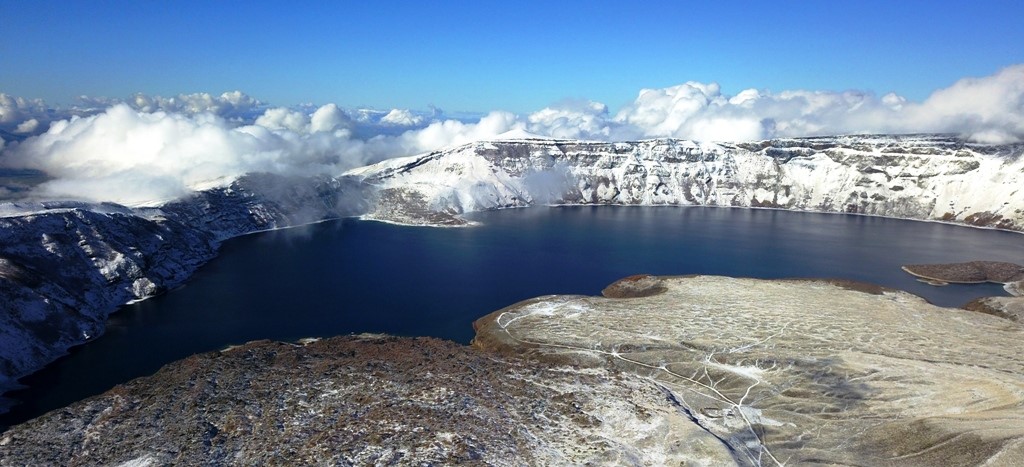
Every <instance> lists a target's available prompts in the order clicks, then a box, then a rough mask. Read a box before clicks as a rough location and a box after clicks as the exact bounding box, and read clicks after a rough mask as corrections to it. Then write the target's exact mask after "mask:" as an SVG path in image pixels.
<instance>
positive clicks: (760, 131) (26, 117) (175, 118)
mask: <svg viewBox="0 0 1024 467" xmlns="http://www.w3.org/2000/svg"><path fill="white" fill-rule="evenodd" d="M0 131H2V132H0V167H5V168H31V169H37V170H40V171H43V172H45V173H46V174H47V175H49V177H50V178H51V179H50V180H49V181H47V182H45V183H42V184H41V185H38V186H37V187H36V188H35V190H34V191H33V192H32V193H31V195H32V196H36V197H46V198H73V199H85V200H94V201H116V202H121V203H125V204H142V203H150V202H154V201H158V200H166V199H169V198H174V197H177V196H181V195H183V194H185V193H187V192H189V191H190V190H193V189H197V188H202V187H205V186H210V185H212V184H216V183H223V182H224V181H226V180H230V179H232V178H234V177H237V176H239V175H242V174H244V173H247V172H255V171H263V172H279V173H287V174H316V173H326V174H332V175H336V174H338V173H340V172H342V171H344V170H346V169H349V168H352V167H357V166H360V165H365V164H368V163H372V162H376V161H379V160H382V159H386V158H390V157H398V156H405V155H411V154H417V153H422V152H426V151H430V150H434V149H438V148H442V147H445V146H451V145H457V144H462V143H467V142H471V141H477V140H484V139H492V138H496V137H499V135H502V134H536V135H541V136H547V137H554V138H572V139H590V140H600V141H620V140H631V139H642V138H656V137H676V138H685V139H696V140H702V141H738V140H758V139H769V138H778V137H799V136H815V135H835V134H851V133H925V132H928V133H933V132H939V133H956V134H960V135H963V136H964V137H967V138H969V139H972V140H974V141H979V142H985V143H1010V142H1021V141H1024V65H1016V66H1012V67H1009V68H1005V69H1003V70H1001V71H999V72H998V73H996V74H994V75H991V76H987V77H982V78H965V79H962V80H960V81H958V82H956V83H954V84H953V85H951V86H949V87H947V88H944V89H940V90H938V91H936V92H934V93H933V94H932V95H931V96H929V97H928V98H927V99H926V100H924V101H923V102H910V101H908V100H907V99H904V98H903V97H901V96H898V95H895V94H886V95H883V96H881V97H878V96H876V95H874V94H872V93H868V92H861V91H845V92H832V91H806V90H793V91H781V92H772V91H769V90H760V89H746V90H743V91H740V92H738V93H736V94H735V95H728V94H725V93H723V92H722V90H721V89H720V87H719V86H718V85H717V84H715V83H699V82H687V83H683V84H680V85H677V86H672V87H668V88H661V89H644V90H642V91H640V93H639V94H638V96H637V97H636V99H634V100H633V101H632V102H630V103H628V104H626V105H624V106H622V107H621V108H620V109H619V110H618V112H615V113H614V114H613V113H612V112H610V110H609V108H608V106H607V105H605V104H603V103H598V102H591V101H586V100H569V101H563V102H560V103H557V104H555V105H552V106H550V107H548V108H544V109H541V110H539V111H536V112H534V113H532V114H529V115H515V114H512V113H508V112H501V111H495V112H491V113H489V114H486V115H484V116H482V117H479V118H475V119H473V120H472V121H465V120H458V119H452V118H445V117H444V114H443V112H441V111H440V110H439V109H435V108H431V109H430V110H429V111H427V112H415V111H411V110H406V109H392V110H389V111H384V110H373V109H355V110H345V109H343V108H341V107H339V106H337V105H335V104H327V105H322V106H314V105H309V104H307V105H301V106H296V107H290V108H286V107H270V106H268V105H266V104H264V103H262V102H260V101H258V100H257V99H254V98H252V97H250V96H248V95H246V94H244V93H241V92H238V91H235V92H227V93H223V94H221V95H219V96H214V95H210V94H205V93H198V94H183V95H178V96H175V97H171V98H162V97H159V96H156V97H151V96H146V95H142V94H137V95H134V96H132V97H131V98H129V99H126V100H123V101H122V100H110V99H96V98H88V97H82V98H80V99H79V102H78V104H76V106H73V107H71V108H67V109H53V108H48V107H47V106H46V105H45V103H43V102H42V101H38V100H27V99H23V98H18V97H13V96H8V95H6V94H0ZM5 140H6V141H5Z"/></svg>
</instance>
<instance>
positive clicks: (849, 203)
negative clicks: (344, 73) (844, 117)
mask: <svg viewBox="0 0 1024 467" xmlns="http://www.w3.org/2000/svg"><path fill="white" fill-rule="evenodd" d="M1022 153H1024V145H1003V146H991V145H976V144H968V143H965V142H963V141H962V140H959V139H957V138H954V137H948V136H937V135H914V136H845V137H820V138H801V139H783V140H770V141H760V142H752V143H739V144H729V143H714V144H707V143H695V142H692V141H684V140H671V139H669V140H665V139H660V140H648V141H639V142H630V143H597V142H579V141H565V140H535V139H527V140H507V141H493V142H478V143H470V144H466V145H463V146H459V147H456V148H452V149H447V150H443V151H436V152H432V153H429V154H425V155H421V156H415V157H408V158H402V159H392V160H388V161H384V162H381V163H378V164H376V165H372V166H368V167H363V168H359V169H355V170H352V171H349V172H347V173H346V175H349V176H353V177H358V178H360V179H362V180H363V181H364V182H366V183H367V184H369V185H372V186H373V187H375V189H376V193H377V194H378V196H379V198H378V201H377V202H376V203H374V204H373V210H372V212H371V213H370V214H369V215H368V216H367V217H368V218H375V219H381V220H389V221H395V222H403V223H412V224H435V223H437V222H438V217H439V216H444V217H445V218H446V219H447V222H449V223H456V224H457V223H459V220H458V219H457V217H455V216H457V215H458V214H461V213H465V212H471V211H480V210H488V209H498V208H504V207H520V206H530V205H533V204H611V205H700V206H740V207H774V208H784V209H791V210H801V211H820V212H845V213H860V214H870V215H880V216H889V217H900V218H907V219H920V220H942V221H949V222H957V223H965V224H971V225H977V226H989V227H998V228H1003V229H1010V230H1021V229H1022V227H1024V197H1021V196H1020V194H1021V193H1020V191H1021V188H1022V187H1024V172H1022V169H1024V160H1022V158H1021V154H1022Z"/></svg>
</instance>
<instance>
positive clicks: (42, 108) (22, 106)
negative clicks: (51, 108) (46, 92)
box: [0, 93, 48, 124]
mask: <svg viewBox="0 0 1024 467" xmlns="http://www.w3.org/2000/svg"><path fill="white" fill-rule="evenodd" d="M47 110H48V109H47V107H46V104H45V103H44V102H43V101H42V100H40V99H25V98H23V97H15V96H11V95H8V94H4V93H0V124H3V123H8V124H10V123H13V124H20V123H21V122H23V121H25V120H28V119H30V118H33V117H37V116H45V115H46V114H47Z"/></svg>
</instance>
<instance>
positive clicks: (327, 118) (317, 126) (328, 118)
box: [309, 104, 353, 133]
mask: <svg viewBox="0 0 1024 467" xmlns="http://www.w3.org/2000/svg"><path fill="white" fill-rule="evenodd" d="M309 123H310V131H312V132H314V133H317V132H324V131H335V130H348V129H351V128H352V124H353V122H352V118H351V117H349V116H348V114H346V113H345V112H343V111H342V110H341V109H339V108H338V106H337V105H335V104H327V105H325V106H322V107H320V108H319V109H316V112H313V116H312V117H310V122H309Z"/></svg>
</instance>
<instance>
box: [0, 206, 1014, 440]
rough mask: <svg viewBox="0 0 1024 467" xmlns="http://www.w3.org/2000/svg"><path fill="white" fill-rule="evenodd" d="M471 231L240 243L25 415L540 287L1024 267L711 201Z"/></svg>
mask: <svg viewBox="0 0 1024 467" xmlns="http://www.w3.org/2000/svg"><path fill="white" fill-rule="evenodd" d="M472 218H473V219H476V220H478V221H481V222H482V223H483V226H481V227H476V228H467V229H437V228H424V227H400V226H394V225H388V224H381V223H374V222H361V221H355V220H344V221H338V222H331V223H323V224H318V225H313V226H307V227H302V228H297V229H290V230H283V231H277V232H269V233H265V234H259V235H252V236H247V237H242V238H237V239H234V240H231V241H229V242H227V243H225V245H224V247H223V249H222V251H221V254H220V256H219V257H218V258H217V259H216V260H214V261H212V262H210V263H209V264H208V265H206V266H205V267H203V268H202V269H201V270H200V271H199V272H198V273H197V274H196V275H195V277H194V278H193V279H192V281H190V282H189V283H188V285H186V286H185V287H182V288H180V289H178V290H175V291H172V292H171V293H168V294H166V295H163V296H160V297H156V298H153V299H150V300H147V301H144V302H141V303H138V304H135V305H131V306H126V307H124V308H123V309H122V310H121V311H119V312H118V313H117V314H115V315H113V316H112V317H111V319H110V323H109V325H108V328H107V332H106V334H105V335H104V336H103V337H101V338H100V339H98V340H96V341H94V342H91V343H89V344H87V345H84V346H81V347H79V348H77V349H75V350H74V351H73V352H72V354H71V355H69V356H68V357H65V358H63V359H61V360H60V361H57V362H55V363H54V364H52V365H50V366H49V367H47V368H46V369H45V370H43V371H42V372H40V373H38V374H36V375H33V376H31V377H29V378H27V379H26V380H25V382H26V383H27V384H28V385H29V386H30V388H29V389H27V390H24V391H20V392H17V393H14V394H12V396H13V397H16V398H18V399H20V400H22V401H23V402H24V403H23V404H22V405H21V406H19V407H17V408H16V409H15V410H14V411H13V412H11V413H10V414H8V415H6V416H3V417H0V424H9V423H12V422H19V421H23V420H26V419H28V418H30V417H34V416H37V415H39V414H41V413H43V412H45V411H47V410H50V409H54V408H58V407H61V406H64V405H67V404H68V403H70V402H73V401H75V400H79V399H82V398H84V397H87V396H90V395H93V394H98V393H100V392H103V391H105V390H107V389H109V388H111V387H112V386H114V385H115V384H118V383H121V382H125V381H127V380H129V379H132V378H135V377H138V376H143V375H148V374H151V373H153V372H154V371H156V370H157V369H158V368H160V366H162V365H164V364H166V363H168V362H171V361H173V360H177V359H180V358H183V357H186V356H188V355H191V354H193V353H197V352H204V351H210V350H216V349H219V348H223V347H224V346H226V345H228V344H233V343H242V342H246V341H249V340H254V339H277V340H295V339H298V338H301V337H307V336H332V335H338V334H347V333H353V332H385V333H391V334H399V335H409V336H414V335H426V336H436V337H442V338H447V339H453V340H456V341H460V342H468V341H469V340H470V338H471V337H472V335H473V330H472V328H471V323H472V321H473V320H475V319H476V318H478V317H480V316H483V315H485V314H487V313H489V312H491V311H494V310H497V309H499V308H502V307H504V306H507V305H510V304H512V303H515V302H517V301H519V300H523V299H527V298H530V297H535V296H538V295H545V294H564V293H571V294H598V293H599V292H600V290H601V289H602V288H604V286H606V285H608V284H609V283H611V282H613V281H615V280H617V279H619V278H622V277H624V276H627V275H631V274H637V273H649V274H672V275H677V274H723V275H731V276H748V277H761V278H784V277H836V278H845V279H854V280H860V281H866V282H873V283H877V284H881V285H886V286H889V287H895V288H901V289H904V290H909V291H911V292H914V293H917V294H919V295H921V296H924V297H926V298H927V299H928V300H930V301H932V302H933V303H936V304H940V305H947V306H959V305H962V304H963V303H966V302H967V301H969V300H971V299H973V298H976V297H979V296H986V295H1003V294H1004V292H1003V291H1002V288H1001V287H1000V286H999V285H995V284H984V285H951V286H947V287H932V286H928V285H925V284H922V283H920V282H917V281H916V280H914V278H913V277H911V276H909V275H908V274H906V273H904V272H902V271H901V270H900V266H901V265H903V264H907V263H931V262H955V261H969V260H978V259H994V260H1002V261H1014V262H1022V263H1024V236H1022V235H1019V234H1012V233H1007V232H998V231H991V230H979V229H971V228H966V227H955V226H950V225H943V224H936V223H923V222H911V221H900V220H895V219H882V218H874V217H864V216H847V215H826V214H809V213H796V212H786V211H774V210H749V209H721V208H696V207H693V208H673V207H664V208H653V207H652V208H646V207H645V208H640V207H572V208H532V209H521V210H508V211H499V212H490V213H479V214H475V215H473V216H472Z"/></svg>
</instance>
